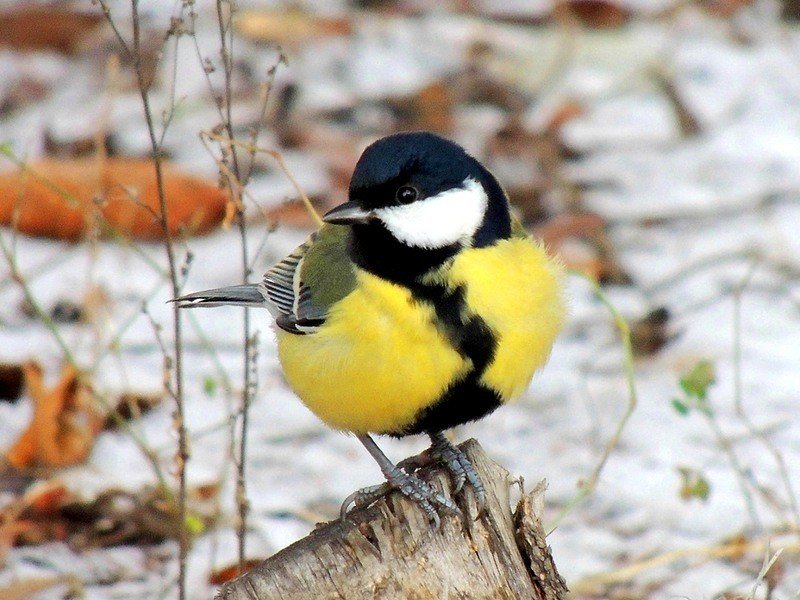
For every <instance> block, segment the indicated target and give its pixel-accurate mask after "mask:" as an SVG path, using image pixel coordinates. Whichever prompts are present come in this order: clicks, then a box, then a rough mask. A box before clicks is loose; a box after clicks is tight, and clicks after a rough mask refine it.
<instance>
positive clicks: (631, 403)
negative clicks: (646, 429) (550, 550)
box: [547, 271, 639, 534]
mask: <svg viewBox="0 0 800 600" xmlns="http://www.w3.org/2000/svg"><path fill="white" fill-rule="evenodd" d="M570 272H571V273H572V274H573V275H577V276H578V277H581V278H583V279H585V280H586V281H588V282H589V283H590V284H591V286H592V288H593V291H594V294H595V296H597V298H598V299H599V300H600V302H601V303H602V304H603V305H604V306H605V307H606V308H607V309H608V311H609V312H610V313H611V316H612V317H613V319H614V324H615V325H616V327H617V329H618V330H619V333H620V337H621V338H622V347H623V351H624V354H625V381H626V384H627V388H628V403H627V405H626V407H625V412H624V413H623V415H622V418H621V419H620V420H619V423H617V428H616V429H615V431H614V434H613V435H612V436H611V439H609V440H608V442H607V443H606V447H605V449H604V451H603V454H602V456H601V457H600V461H599V462H598V463H597V466H595V468H594V470H593V471H592V474H591V475H590V476H589V479H587V480H586V481H585V482H583V483H582V484H581V486H580V489H579V490H578V493H577V494H575V496H574V497H573V498H572V499H571V500H570V501H569V502H567V504H566V505H565V506H564V507H563V508H562V509H561V511H559V513H558V515H557V516H556V517H555V519H553V521H552V522H551V523H550V524H549V525H548V528H547V532H548V534H550V533H551V532H552V531H553V530H554V529H555V528H556V527H558V524H559V523H560V522H561V520H562V519H563V518H564V517H565V516H566V515H567V513H569V512H570V511H571V510H572V509H573V508H575V507H576V506H577V505H578V504H580V503H581V502H583V501H584V500H585V499H586V498H587V497H588V496H589V495H590V494H592V492H594V490H595V488H596V487H597V483H598V481H599V480H600V474H601V473H602V472H603V468H604V467H605V466H606V463H607V462H608V458H609V457H610V456H611V453H612V452H613V451H614V449H615V448H616V447H617V444H619V440H620V438H621V437H622V432H623V431H624V430H625V426H626V425H627V424H628V420H629V419H630V418H631V415H633V412H634V411H635V410H636V405H637V404H638V402H639V400H638V395H637V393H636V380H635V378H634V372H633V349H632V347H631V332H630V327H629V326H628V322H627V321H626V320H625V318H624V317H623V316H622V315H621V314H620V313H619V311H618V310H617V309H616V307H615V306H614V305H613V304H611V301H610V300H609V299H608V298H607V297H606V295H605V294H604V293H603V290H602V289H601V288H600V284H599V283H598V282H597V281H596V280H594V279H591V278H590V277H587V276H586V275H584V274H583V273H580V272H577V271H570Z"/></svg>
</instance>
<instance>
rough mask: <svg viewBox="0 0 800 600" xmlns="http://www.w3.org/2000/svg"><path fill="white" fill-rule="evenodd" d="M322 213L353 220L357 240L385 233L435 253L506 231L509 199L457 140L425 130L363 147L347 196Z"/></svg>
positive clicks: (331, 220)
mask: <svg viewBox="0 0 800 600" xmlns="http://www.w3.org/2000/svg"><path fill="white" fill-rule="evenodd" d="M324 220H325V221H326V222H328V223H336V224H340V225H352V226H353V232H354V236H355V237H357V238H358V237H361V238H362V241H366V240H367V239H369V240H371V242H375V241H379V240H380V238H382V237H384V238H385V237H386V236H387V235H388V236H391V238H392V239H391V240H388V243H389V245H399V246H400V247H401V248H402V247H406V248H409V249H413V250H422V251H426V250H427V251H432V252H435V253H437V254H439V253H441V252H442V251H443V250H445V249H452V250H453V251H457V250H458V249H460V248H463V247H469V246H485V245H490V244H492V243H494V242H495V241H496V240H497V239H501V238H506V237H508V236H509V234H510V217H509V212H508V201H507V198H506V195H505V193H504V192H503V190H502V188H501V187H500V185H499V184H498V183H497V181H496V180H495V178H494V177H493V176H492V174H491V173H489V171H488V170H487V169H486V168H485V167H484V166H483V165H481V163H479V162H478V161H477V160H476V159H475V158H473V157H472V156H470V155H469V154H467V152H466V151H465V150H464V149H463V148H462V147H461V146H459V145H458V144H455V143H453V142H451V141H449V140H446V139H444V138H442V137H439V136H438V135H434V134H432V133H427V132H411V133H399V134H395V135H390V136H387V137H384V138H382V139H380V140H378V141H377V142H375V143H373V144H372V145H370V146H369V147H367V149H366V150H364V153H363V154H362V155H361V158H360V159H359V160H358V163H357V164H356V167H355V170H354V172H353V177H352V179H351V180H350V190H349V202H346V203H345V204H342V205H340V206H338V207H336V208H334V209H333V210H331V211H330V212H329V213H327V214H326V215H325V217H324ZM371 245H374V244H371ZM448 254H450V252H448Z"/></svg>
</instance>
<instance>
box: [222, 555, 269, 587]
mask: <svg viewBox="0 0 800 600" xmlns="http://www.w3.org/2000/svg"><path fill="white" fill-rule="evenodd" d="M264 560H266V559H265V558H249V559H247V560H246V561H245V562H244V569H243V570H242V569H240V568H239V565H238V563H237V564H234V565H228V566H226V567H222V568H220V569H216V570H215V571H212V572H211V574H210V575H209V576H208V582H209V583H210V584H211V585H222V584H223V583H227V582H229V581H230V580H231V579H236V578H237V577H238V576H239V575H241V574H242V573H246V572H247V571H249V570H250V569H252V568H254V567H257V566H258V565H260V564H261V563H262V562H264Z"/></svg>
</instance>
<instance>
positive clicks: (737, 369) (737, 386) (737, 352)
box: [733, 260, 800, 536]
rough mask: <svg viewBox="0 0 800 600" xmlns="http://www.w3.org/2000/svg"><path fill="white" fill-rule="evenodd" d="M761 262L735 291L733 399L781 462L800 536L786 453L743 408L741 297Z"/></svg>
mask: <svg viewBox="0 0 800 600" xmlns="http://www.w3.org/2000/svg"><path fill="white" fill-rule="evenodd" d="M758 265H759V262H758V261H757V260H753V262H752V263H751V265H750V267H749V268H748V270H747V273H745V276H744V277H743V278H742V281H741V282H740V283H739V285H738V286H736V289H734V291H733V367H734V369H733V377H734V379H733V403H734V406H735V408H736V414H737V416H738V417H739V418H740V419H741V420H742V422H743V423H744V424H745V426H746V427H747V431H748V432H749V433H750V435H752V436H753V437H754V438H756V439H758V440H759V441H760V442H761V443H762V444H763V445H764V447H765V448H766V449H767V451H768V452H769V453H770V454H771V455H772V458H773V460H774V461H775V464H776V465H777V466H778V472H779V473H780V477H781V481H782V483H783V488H784V491H785V493H786V497H787V501H788V503H789V509H790V510H791V514H792V518H793V519H794V529H795V531H796V532H797V534H798V536H800V506H798V501H797V495H796V494H795V492H794V487H793V486H792V480H791V478H790V476H789V470H788V469H787V468H786V461H785V460H784V458H783V454H782V453H781V451H780V450H778V448H777V447H776V446H775V444H773V443H772V441H771V440H770V439H769V437H768V436H767V434H766V433H765V432H764V431H763V430H762V429H760V428H758V427H756V425H755V423H753V421H752V420H751V419H750V416H749V415H748V414H747V411H745V409H744V392H743V387H742V297H743V295H744V292H745V291H746V289H747V288H748V286H749V285H750V282H751V281H752V278H753V275H754V274H755V271H756V268H757V267H758Z"/></svg>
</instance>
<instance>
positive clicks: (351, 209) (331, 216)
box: [322, 202, 375, 225]
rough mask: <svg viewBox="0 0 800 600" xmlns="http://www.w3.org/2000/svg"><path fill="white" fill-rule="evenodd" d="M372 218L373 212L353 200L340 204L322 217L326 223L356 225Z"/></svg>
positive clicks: (373, 216) (367, 221) (373, 217)
mask: <svg viewBox="0 0 800 600" xmlns="http://www.w3.org/2000/svg"><path fill="white" fill-rule="evenodd" d="M373 219H375V214H374V213H373V212H372V211H370V210H364V209H363V208H361V207H360V206H359V205H358V204H356V203H355V202H345V203H344V204H340V205H339V206H337V207H336V208H334V209H332V210H330V211H328V212H327V213H326V214H325V216H324V217H322V220H323V221H325V222H326V223H333V224H335V225H357V224H359V223H369V222H370V221H372V220H373Z"/></svg>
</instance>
